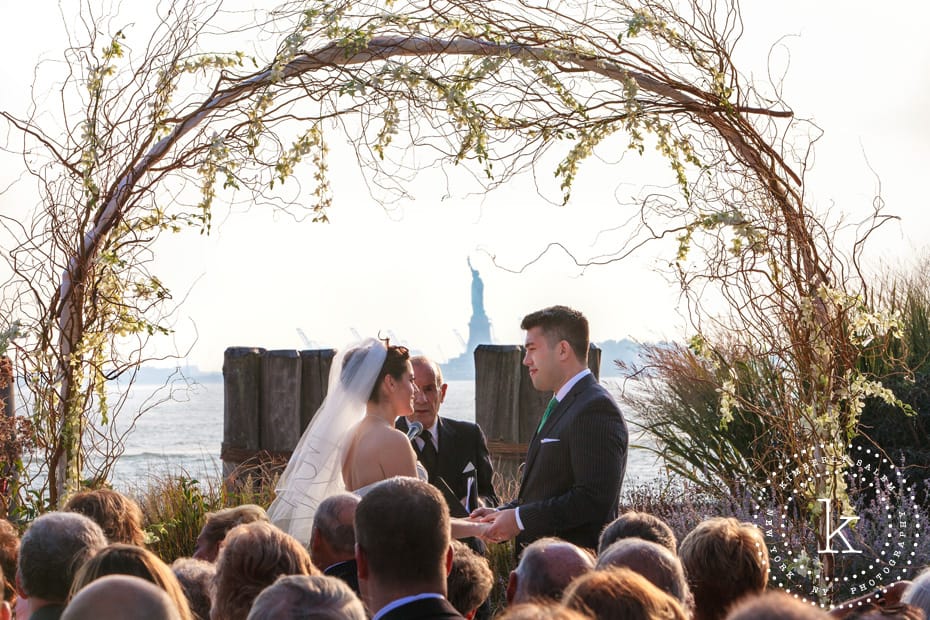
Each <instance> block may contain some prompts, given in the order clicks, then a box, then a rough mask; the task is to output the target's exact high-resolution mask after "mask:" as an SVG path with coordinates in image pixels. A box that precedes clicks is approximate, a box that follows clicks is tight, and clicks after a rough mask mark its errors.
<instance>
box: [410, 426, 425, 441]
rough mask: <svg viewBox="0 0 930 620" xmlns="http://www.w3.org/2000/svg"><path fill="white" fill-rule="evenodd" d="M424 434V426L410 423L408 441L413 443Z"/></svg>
mask: <svg viewBox="0 0 930 620" xmlns="http://www.w3.org/2000/svg"><path fill="white" fill-rule="evenodd" d="M422 432H423V425H422V424H420V423H419V422H410V424H408V426H407V439H408V440H410V441H413V440H414V439H416V438H417V437H419V436H420V433H422Z"/></svg>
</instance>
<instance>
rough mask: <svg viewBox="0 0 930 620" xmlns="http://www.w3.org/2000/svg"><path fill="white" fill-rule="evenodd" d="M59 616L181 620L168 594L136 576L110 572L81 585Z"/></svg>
mask: <svg viewBox="0 0 930 620" xmlns="http://www.w3.org/2000/svg"><path fill="white" fill-rule="evenodd" d="M61 618H62V620H98V619H99V618H107V620H184V617H183V616H182V615H181V614H180V613H179V612H178V609H177V607H176V606H175V603H174V601H172V600H171V597H169V596H168V594H167V593H166V592H165V591H164V590H162V589H161V588H159V587H158V586H156V585H154V584H153V583H151V582H150V581H146V580H144V579H141V578H139V577H133V576H129V575H109V576H106V577H102V578H101V579H98V580H97V581H95V582H93V583H92V584H90V585H88V586H87V587H86V588H84V589H82V590H81V591H80V592H78V593H77V595H76V596H75V597H74V598H73V599H72V600H71V602H70V603H69V604H68V606H67V607H66V608H65V611H64V613H63V614H62V616H61Z"/></svg>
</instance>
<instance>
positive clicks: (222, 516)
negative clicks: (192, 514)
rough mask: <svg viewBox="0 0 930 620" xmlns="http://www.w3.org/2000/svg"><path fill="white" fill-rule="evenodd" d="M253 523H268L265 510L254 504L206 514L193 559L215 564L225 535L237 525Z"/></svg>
mask: <svg viewBox="0 0 930 620" xmlns="http://www.w3.org/2000/svg"><path fill="white" fill-rule="evenodd" d="M255 521H264V522H266V523H267V522H268V515H267V514H265V509H264V508H262V507H261V506H256V505H255V504H242V505H241V506H236V507H234V508H224V509H223V510H217V511H216V512H208V513H207V519H206V522H205V523H204V525H203V528H202V529H201V530H200V535H199V536H197V543H196V547H195V548H194V557H195V558H196V559H198V560H206V561H207V562H216V556H217V555H218V554H219V551H220V543H222V542H223V539H224V538H225V537H226V533H227V532H229V530H231V529H232V528H234V527H236V526H237V525H241V524H243V523H253V522H255Z"/></svg>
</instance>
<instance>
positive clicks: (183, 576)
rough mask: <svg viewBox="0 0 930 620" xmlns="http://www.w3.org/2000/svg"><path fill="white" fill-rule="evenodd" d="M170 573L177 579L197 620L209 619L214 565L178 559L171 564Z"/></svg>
mask: <svg viewBox="0 0 930 620" xmlns="http://www.w3.org/2000/svg"><path fill="white" fill-rule="evenodd" d="M171 572H173V573H174V576H175V577H177V578H178V582H179V583H180V584H181V589H182V590H184V596H186V597H187V602H188V603H190V607H191V611H192V612H194V613H195V614H196V615H197V617H198V618H203V620H207V618H209V617H210V607H211V604H210V589H211V588H212V587H213V579H214V577H215V576H216V564H214V563H213V562H206V561H204V560H196V559H194V558H178V559H176V560H175V561H174V562H172V563H171Z"/></svg>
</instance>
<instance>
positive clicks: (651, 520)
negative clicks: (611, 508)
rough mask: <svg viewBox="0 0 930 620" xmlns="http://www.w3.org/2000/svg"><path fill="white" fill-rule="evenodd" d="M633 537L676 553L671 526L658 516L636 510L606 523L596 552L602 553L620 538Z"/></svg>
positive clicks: (676, 544) (675, 543)
mask: <svg viewBox="0 0 930 620" xmlns="http://www.w3.org/2000/svg"><path fill="white" fill-rule="evenodd" d="M634 537H635V538H642V539H643V540H648V541H649V542H654V543H656V544H658V545H662V546H663V547H665V548H666V549H668V550H669V551H671V552H672V553H678V549H677V546H678V543H677V542H676V541H675V532H673V531H672V528H670V527H669V526H668V524H667V523H666V522H665V521H663V520H662V519H660V518H659V517H657V516H655V515H652V514H649V513H648V512H638V511H636V510H629V511H627V512H625V513H623V514H622V515H620V516H619V517H617V518H616V519H614V520H613V521H611V522H610V523H608V524H607V527H605V528H604V531H603V532H601V538H600V540H599V541H598V543H597V552H598V553H602V552H603V551H604V549H606V548H607V547H609V546H610V545H612V544H614V543H615V542H617V541H618V540H620V539H621V538H634Z"/></svg>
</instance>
